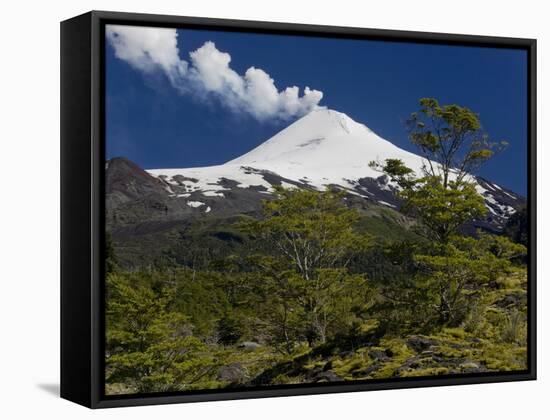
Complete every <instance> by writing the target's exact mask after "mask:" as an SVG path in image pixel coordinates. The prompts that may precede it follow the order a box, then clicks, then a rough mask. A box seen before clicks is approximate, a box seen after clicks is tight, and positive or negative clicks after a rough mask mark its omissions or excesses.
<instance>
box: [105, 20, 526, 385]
mask: <svg viewBox="0 0 550 420" xmlns="http://www.w3.org/2000/svg"><path fill="white" fill-rule="evenodd" d="M104 42H105V45H104V47H105V49H104V51H105V52H104V54H105V57H104V58H105V59H104V66H105V68H104V81H105V92H104V96H105V103H104V118H105V133H104V136H105V155H106V156H105V160H106V162H105V222H106V223H105V225H106V231H105V270H104V271H105V279H104V281H105V288H104V289H105V299H104V300H105V305H104V309H105V317H104V318H105V359H104V380H105V394H106V395H107V396H110V395H142V394H152V393H164V392H192V391H204V390H228V389H239V390H246V389H253V388H255V389H257V388H258V387H259V388H268V387H275V386H276V387H281V386H301V385H309V386H311V385H313V384H319V386H322V384H327V383H330V384H345V383H357V382H361V381H362V382H369V381H377V380H388V381H391V380H396V379H399V378H408V377H423V378H432V377H442V376H449V375H485V374H491V373H494V372H505V371H506V372H519V371H526V370H527V368H528V360H527V341H528V338H527V304H528V302H527V290H528V288H529V283H528V272H527V258H528V255H527V250H528V245H529V237H528V217H527V214H528V211H527V207H526V206H527V191H528V185H527V183H528V179H527V174H528V167H527V165H528V159H527V154H528V129H527V121H528V105H527V96H528V94H527V89H528V83H527V78H528V75H527V72H528V69H527V52H526V51H525V50H521V49H507V48H488V47H477V46H461V45H443V44H429V43H422V44H420V43H413V42H398V41H392V42H389V41H382V40H369V39H344V38H338V39H335V38H330V37H318V36H311V35H310V36H306V35H288V34H286V35H285V34H268V33H251V32H247V33H245V32H238V31H231V32H230V31H221V30H219V31H214V30H205V29H193V28H185V27H182V28H166V27H163V28H157V27H152V26H126V25H106V27H105V39H104Z"/></svg>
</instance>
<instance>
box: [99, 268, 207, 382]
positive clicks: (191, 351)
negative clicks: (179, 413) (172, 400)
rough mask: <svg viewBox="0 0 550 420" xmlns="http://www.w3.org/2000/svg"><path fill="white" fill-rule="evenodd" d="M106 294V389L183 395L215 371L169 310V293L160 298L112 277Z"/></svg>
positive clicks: (183, 323)
mask: <svg viewBox="0 0 550 420" xmlns="http://www.w3.org/2000/svg"><path fill="white" fill-rule="evenodd" d="M107 288H108V299H107V309H106V319H107V337H106V339H107V343H106V380H107V383H119V382H125V383H129V384H130V385H131V386H132V387H133V388H135V389H136V391H137V392H156V391H168V390H175V389H184V388H185V387H186V386H187V385H188V384H193V383H195V382H196V381H198V380H199V379H201V378H202V377H203V376H204V375H206V374H207V373H208V372H209V371H210V370H211V369H212V366H213V364H214V361H213V360H211V359H210V358H208V357H204V356H203V352H204V351H205V350H206V347H205V345H204V344H203V343H202V342H201V341H200V340H199V339H197V338H196V337H194V336H193V335H192V329H191V326H190V325H189V324H188V322H187V318H186V317H185V316H184V315H183V314H181V313H178V312H173V311H170V310H169V307H168V306H169V303H170V300H171V299H172V298H173V292H172V291H171V290H165V291H162V292H161V293H160V294H157V293H155V292H154V291H153V290H151V289H150V288H147V287H140V286H138V287H135V286H134V285H131V284H129V283H128V282H127V281H125V279H124V278H123V277H121V276H119V275H117V274H113V273H111V274H109V275H108V277H107Z"/></svg>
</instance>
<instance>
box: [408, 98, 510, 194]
mask: <svg viewBox="0 0 550 420" xmlns="http://www.w3.org/2000/svg"><path fill="white" fill-rule="evenodd" d="M419 103H420V110H419V111H418V112H414V113H412V114H411V116H410V117H409V119H408V120H407V127H408V130H409V138H410V139H411V142H412V143H413V144H414V145H416V146H417V147H418V149H419V150H420V152H421V154H422V156H423V157H424V158H425V159H426V167H425V172H426V174H427V175H429V176H431V177H438V178H441V182H442V184H443V188H445V189H446V188H447V186H448V183H449V181H450V178H451V177H450V175H451V174H452V175H454V177H455V180H456V181H457V183H459V184H460V183H461V181H462V180H464V179H465V178H466V177H467V175H468V174H471V173H474V172H475V171H476V170H477V169H478V168H479V167H480V166H481V165H483V163H485V162H486V161H487V160H489V159H490V158H491V157H492V156H493V155H494V154H495V153H496V152H498V151H500V150H502V149H503V148H504V147H506V145H507V143H506V141H500V142H492V141H490V139H489V136H488V135H487V134H486V133H485V132H484V131H483V129H482V128H481V122H480V120H479V116H478V115H477V114H475V113H474V112H473V111H471V110H470V109H468V108H466V107H462V106H459V105H454V104H453V105H440V104H439V102H438V101H437V100H436V99H434V98H422V99H420V101H419Z"/></svg>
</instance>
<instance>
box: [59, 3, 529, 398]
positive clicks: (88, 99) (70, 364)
mask: <svg viewBox="0 0 550 420" xmlns="http://www.w3.org/2000/svg"><path fill="white" fill-rule="evenodd" d="M107 23H118V24H132V25H148V26H151V25H154V26H157V27H185V28H201V29H210V30H212V29H215V30H223V31H239V32H255V33H270V34H293V35H301V36H316V37H330V38H346V39H349V38H354V39H370V40H389V41H399V42H414V43H429V44H444V45H466V46H486V47H492V48H510V49H522V50H525V51H526V52H527V56H528V90H527V91H528V98H527V101H528V105H527V109H528V139H529V141H528V168H529V170H528V172H529V173H528V223H529V242H528V258H529V261H528V268H529V269H528V285H529V286H528V291H527V292H528V369H527V370H525V371H515V372H498V373H483V374H461V375H448V376H444V377H430V378H416V379H408V378H398V379H384V380H369V381H368V382H350V383H343V384H330V383H327V384H305V385H296V386H293V385H290V386H273V387H269V388H247V389H229V390H228V389H222V390H212V391H194V392H186V393H158V394H149V395H144V394H140V395H139V396H136V395H127V396H105V395H104V391H103V388H104V344H105V343H104V321H105V320H104V284H103V283H104V281H103V275H104V273H103V261H104V249H103V248H104V246H103V244H104V225H105V220H104V167H105V159H104V156H105V139H104V128H105V118H104V83H105V81H104V65H103V62H104V54H105V51H104V48H105V47H104V28H105V24H107ZM534 379H536V40H534V39H517V38H502V37H488V36H472V35H455V34H440V33H423V32H410V31H394V30H380V29H364V28H351V27H334V26H320V25H304V24H290V23H273V22H255V21H244V20H225V19H211V18H197V17H180V16H165V15H149V14H134V13H118V12H105V11H92V12H88V13H86V14H83V15H80V16H77V17H74V18H72V19H69V20H66V21H63V22H62V23H61V397H62V398H65V399H67V400H70V401H73V402H75V403H78V404H82V405H84V406H87V407H90V408H105V407H118V406H136V405H150V404H167V403H182V402H192V401H212V400H232V399H241V398H260V397H279V396H289V395H304V394H325V393H335V392H352V391H368V390H383V389H398V388H416V387H431V386H444V385H462V384H479V383H489V382H505V381H523V380H534Z"/></svg>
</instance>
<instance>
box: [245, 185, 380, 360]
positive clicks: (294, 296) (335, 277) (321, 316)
mask: <svg viewBox="0 0 550 420" xmlns="http://www.w3.org/2000/svg"><path fill="white" fill-rule="evenodd" d="M277 192H278V194H279V197H280V199H279V200H274V201H268V202H266V203H265V205H264V216H265V217H264V218H263V219H261V220H259V221H254V222H250V223H248V224H247V225H245V226H243V227H244V229H246V230H247V231H248V232H249V233H250V234H251V235H252V236H256V237H258V238H260V239H261V240H262V241H263V242H264V243H265V244H266V245H268V246H269V247H270V248H271V255H257V256H256V257H255V258H254V260H253V261H252V262H253V264H254V266H255V267H256V268H257V270H259V271H260V273H261V275H262V276H263V280H262V281H263V287H265V288H266V290H268V292H266V293H265V294H266V295H268V296H270V303H271V305H272V306H274V307H275V310H274V311H272V313H271V315H270V321H271V322H272V323H273V326H274V330H275V331H276V334H275V337H277V338H279V337H280V338H282V341H283V342H284V348H285V350H286V351H287V352H288V353H291V352H292V351H293V348H294V346H295V345H296V343H298V342H299V341H300V340H303V339H305V340H307V341H308V342H309V343H310V345H313V343H315V342H320V343H324V342H326V341H327V337H328V336H329V335H330V334H331V332H334V331H337V330H339V329H341V328H350V327H351V325H352V324H353V323H354V321H355V319H356V318H357V317H358V316H360V315H361V314H362V313H363V312H364V311H365V308H366V307H367V306H368V301H369V299H368V295H369V293H370V289H369V287H368V285H367V282H366V280H365V279H364V276H361V275H357V274H355V275H354V274H350V273H349V272H348V270H347V266H348V264H349V262H350V261H351V259H352V258H353V256H354V254H356V253H358V252H360V251H361V250H364V249H367V248H368V246H369V245H370V243H371V241H370V238H369V237H367V236H365V235H359V234H357V233H356V232H355V231H354V224H355V223H356V222H357V220H358V215H357V213H356V212H355V211H353V210H351V209H348V208H347V207H346V206H344V204H343V203H342V201H343V200H342V199H343V194H342V193H338V192H333V191H326V192H321V193H319V192H315V191H304V190H285V189H282V188H279V189H278V190H277ZM280 338H279V340H280Z"/></svg>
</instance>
